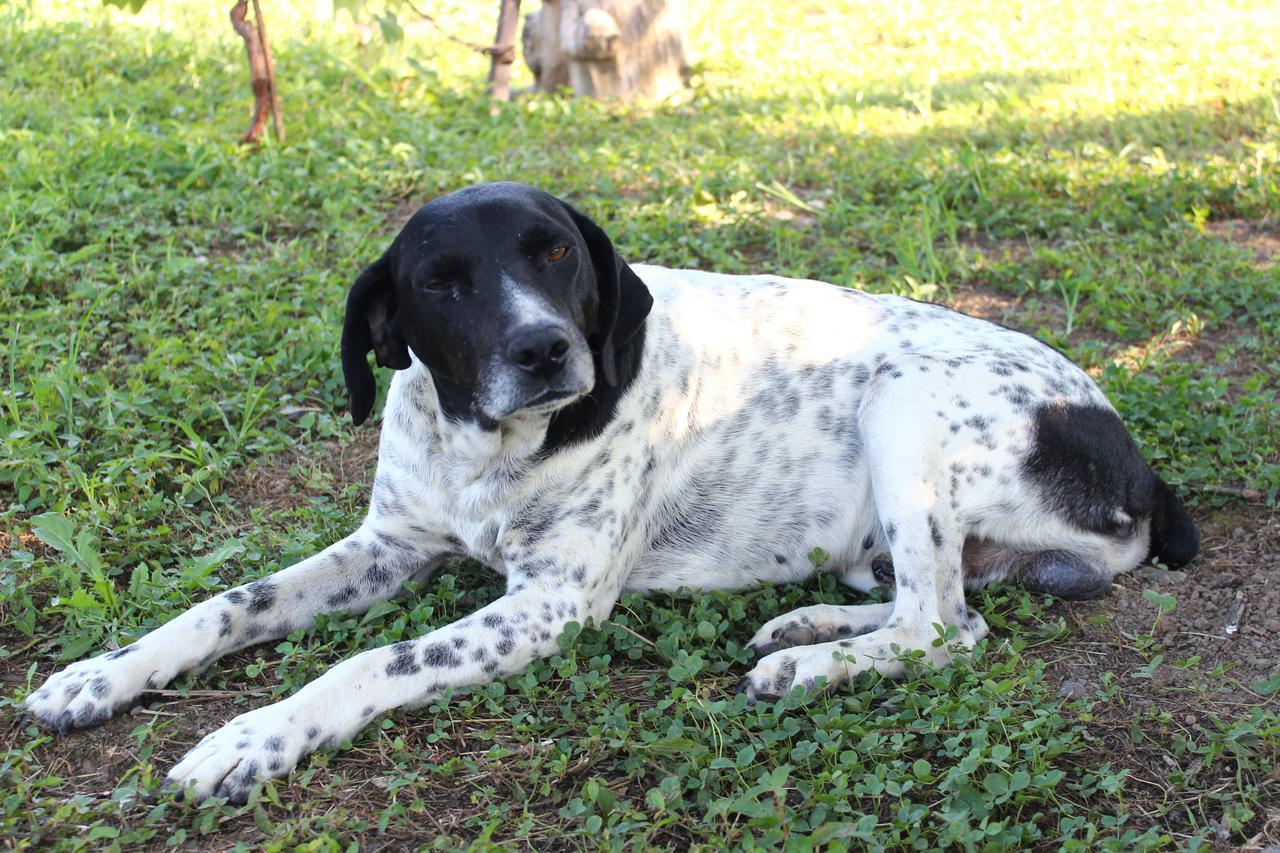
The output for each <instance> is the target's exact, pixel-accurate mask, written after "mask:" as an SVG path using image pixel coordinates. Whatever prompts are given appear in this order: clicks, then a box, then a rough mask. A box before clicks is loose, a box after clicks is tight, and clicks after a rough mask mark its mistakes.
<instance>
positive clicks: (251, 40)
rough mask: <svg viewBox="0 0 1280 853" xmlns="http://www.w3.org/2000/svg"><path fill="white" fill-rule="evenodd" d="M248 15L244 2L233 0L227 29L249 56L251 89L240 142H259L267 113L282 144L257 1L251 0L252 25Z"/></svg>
mask: <svg viewBox="0 0 1280 853" xmlns="http://www.w3.org/2000/svg"><path fill="white" fill-rule="evenodd" d="M248 13H249V4H248V0H237V2H236V4H235V5H234V6H232V7H231V26H232V28H233V29H234V30H235V31H236V33H237V34H239V36H240V38H242V39H244V49H245V53H246V54H247V55H248V57H249V85H250V86H252V87H253V117H252V118H251V119H250V120H249V129H248V130H246V131H245V132H244V137H243V141H244V142H257V141H259V140H260V139H261V138H262V132H263V131H264V130H266V127H267V116H268V114H270V115H271V116H272V118H273V119H274V121H275V129H276V139H278V140H279V141H281V142H284V118H283V116H282V115H281V114H280V98H279V96H278V95H277V94H276V80H275V63H274V62H273V61H272V59H271V51H270V49H269V48H268V46H267V29H266V24H265V23H263V20H262V8H261V7H260V6H259V5H258V0H253V15H254V23H253V24H250V23H249V22H248V21H247V20H246V18H247V16H248Z"/></svg>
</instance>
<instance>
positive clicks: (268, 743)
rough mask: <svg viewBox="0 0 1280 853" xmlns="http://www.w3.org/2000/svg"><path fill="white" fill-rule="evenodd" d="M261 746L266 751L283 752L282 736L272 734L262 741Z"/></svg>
mask: <svg viewBox="0 0 1280 853" xmlns="http://www.w3.org/2000/svg"><path fill="white" fill-rule="evenodd" d="M262 748H263V749H265V750H266V751H267V752H284V738H282V737H280V735H272V736H271V737H269V738H267V739H266V740H265V741H263V742H262Z"/></svg>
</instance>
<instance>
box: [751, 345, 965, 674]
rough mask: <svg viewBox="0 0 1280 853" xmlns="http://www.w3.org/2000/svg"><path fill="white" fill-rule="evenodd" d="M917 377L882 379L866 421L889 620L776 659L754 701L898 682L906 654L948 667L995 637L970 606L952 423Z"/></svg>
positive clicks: (895, 373)
mask: <svg viewBox="0 0 1280 853" xmlns="http://www.w3.org/2000/svg"><path fill="white" fill-rule="evenodd" d="M918 367H919V366H918V365H917V364H914V363H913V362H912V361H911V360H908V361H907V362H906V363H903V364H901V365H899V366H892V367H891V369H890V370H882V371H881V372H879V373H878V374H877V378H876V383H875V387H873V388H872V389H870V390H869V394H868V403H866V404H864V407H863V412H862V413H861V414H862V418H861V420H862V426H863V435H864V439H865V449H866V453H867V460H868V468H869V470H870V473H871V482H872V494H873V496H874V500H875V505H876V512H877V514H878V516H879V518H880V521H881V524H882V525H883V527H884V531H885V535H886V538H887V539H888V543H889V549H890V551H891V553H892V557H893V575H894V584H895V597H894V600H893V602H892V604H891V609H890V612H889V615H888V618H887V620H886V621H885V622H884V624H883V625H882V626H880V627H879V628H877V629H876V630H873V631H871V632H869V633H866V634H863V635H862V636H858V637H851V638H848V639H842V640H835V641H832V642H825V643H818V644H816V645H811V646H800V647H796V648H791V649H785V650H782V651H776V652H774V653H772V654H769V655H767V656H766V657H764V658H763V659H761V660H760V661H759V662H758V663H757V664H756V666H755V668H754V669H752V670H751V672H750V673H748V674H747V677H746V678H744V679H743V682H742V684H741V689H742V690H744V691H745V692H746V693H747V694H748V695H749V696H750V697H752V698H767V697H775V696H780V695H783V694H785V693H787V692H788V691H790V690H791V688H792V687H794V686H797V685H803V686H806V687H813V686H815V685H816V684H817V683H818V682H819V679H822V680H825V682H826V683H827V685H829V686H834V685H837V684H839V683H841V682H843V681H845V680H846V679H848V678H850V677H852V676H853V675H855V674H857V673H859V672H862V671H865V670H868V669H874V670H875V671H877V672H880V673H882V674H883V675H886V676H890V677H897V676H900V675H902V674H903V673H904V672H905V665H904V663H903V661H902V659H901V655H902V654H903V653H908V652H922V653H923V658H924V660H925V661H926V662H928V663H931V664H935V665H941V664H944V663H946V662H947V661H948V660H949V659H950V654H951V653H950V649H949V645H950V644H952V643H960V644H962V645H967V646H972V645H973V644H974V643H976V642H977V641H978V640H979V639H981V638H982V637H983V636H984V635H985V634H986V632H987V625H986V622H985V620H983V619H982V617H981V616H980V615H979V614H978V613H977V612H975V611H973V610H971V609H970V608H969V607H968V606H967V605H966V604H965V599H964V577H963V570H962V564H961V550H962V548H963V545H964V540H965V536H964V531H963V530H962V528H961V526H960V523H959V521H958V519H957V517H956V508H955V507H954V506H953V505H952V504H951V502H949V501H948V499H947V495H948V491H947V480H946V475H945V474H944V471H943V468H944V466H943V460H942V457H941V451H940V450H939V448H940V447H941V445H942V438H943V436H944V435H946V433H947V423H946V422H945V420H943V419H942V418H940V417H938V416H937V415H935V412H934V409H935V408H936V407H935V406H931V405H930V404H929V388H928V387H927V385H925V386H923V387H918V386H916V384H915V383H913V382H912V381H911V380H912V378H913V376H912V374H913V371H916V370H918ZM922 372H923V371H922Z"/></svg>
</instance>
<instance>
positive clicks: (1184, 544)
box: [1147, 477, 1200, 566]
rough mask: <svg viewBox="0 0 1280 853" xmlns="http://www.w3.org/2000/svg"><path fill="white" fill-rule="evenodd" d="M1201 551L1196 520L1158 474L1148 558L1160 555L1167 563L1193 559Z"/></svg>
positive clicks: (1176, 564) (1178, 562) (1179, 562)
mask: <svg viewBox="0 0 1280 853" xmlns="http://www.w3.org/2000/svg"><path fill="white" fill-rule="evenodd" d="M1199 551H1200V534H1199V533H1198V532H1196V525H1195V522H1193V521H1192V520H1191V516H1189V515H1187V511H1186V510H1185V509H1183V508H1182V504H1181V503H1180V502H1179V501H1178V496H1177V495H1175V494H1174V493H1173V489H1171V488H1169V485H1168V484H1167V483H1165V481H1164V480H1161V479H1160V478H1159V477H1156V488H1155V507H1154V509H1153V510H1152V512H1151V552H1150V553H1149V554H1147V559H1148V560H1150V559H1151V558H1152V557H1159V558H1160V562H1162V563H1164V564H1165V565H1166V566H1181V565H1184V564H1186V563H1189V562H1191V560H1192V558H1193V557H1195V555H1196V554H1197V553H1198V552H1199Z"/></svg>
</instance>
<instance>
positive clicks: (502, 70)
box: [489, 0, 520, 101]
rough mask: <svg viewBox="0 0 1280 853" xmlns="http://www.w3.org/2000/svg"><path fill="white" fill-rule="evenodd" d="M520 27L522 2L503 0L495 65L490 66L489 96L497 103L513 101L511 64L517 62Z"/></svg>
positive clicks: (496, 42) (494, 52) (499, 18)
mask: <svg viewBox="0 0 1280 853" xmlns="http://www.w3.org/2000/svg"><path fill="white" fill-rule="evenodd" d="M519 25H520V0H502V10H501V11H500V12H498V34H497V36H495V37H494V40H493V45H494V51H493V64H492V65H490V66H489V94H490V96H492V97H493V99H494V100H496V101H508V100H510V99H511V64H512V63H513V62H515V61H516V28H517V27H518V26H519Z"/></svg>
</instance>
